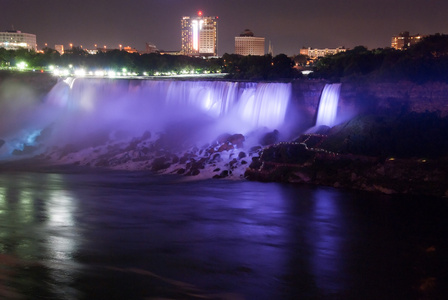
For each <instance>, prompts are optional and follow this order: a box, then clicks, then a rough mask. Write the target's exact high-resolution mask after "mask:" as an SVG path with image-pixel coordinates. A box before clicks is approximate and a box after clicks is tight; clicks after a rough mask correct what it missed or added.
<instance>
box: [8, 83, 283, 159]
mask: <svg viewBox="0 0 448 300" xmlns="http://www.w3.org/2000/svg"><path fill="white" fill-rule="evenodd" d="M291 89H292V88H291V84H289V83H256V82H230V81H182V80H117V79H90V78H77V79H72V78H71V79H68V80H61V81H59V82H58V83H57V85H56V86H55V87H54V88H53V89H52V91H51V92H50V93H49V94H48V95H47V97H46V99H45V101H43V102H42V101H38V102H37V104H35V105H38V106H39V105H40V107H38V109H36V108H33V112H35V113H33V115H31V116H29V110H30V109H29V108H28V109H27V113H28V117H27V123H26V128H17V126H16V127H15V130H16V131H15V132H7V133H8V134H3V136H0V139H3V140H7V141H6V142H7V144H9V145H10V148H14V149H20V148H23V146H24V145H28V144H33V141H34V140H36V137H38V136H39V132H41V131H42V130H43V129H44V128H46V127H48V126H50V125H51V131H52V138H53V140H54V141H53V142H54V143H53V144H64V143H76V142H78V141H81V140H82V141H84V140H86V139H89V140H90V141H92V140H95V141H97V142H98V143H100V142H101V141H103V140H104V138H103V136H104V134H105V133H107V132H109V133H111V132H114V134H115V133H116V132H119V131H120V132H126V133H127V134H128V135H127V136H138V135H140V134H142V132H145V131H150V132H161V131H164V130H165V128H166V127H167V126H171V127H170V128H173V127H175V128H176V130H178V131H179V132H181V133H183V134H185V135H188V134H191V135H193V134H196V135H202V137H204V138H205V134H203V132H207V134H208V135H207V137H209V138H216V136H217V135H219V134H222V133H225V132H230V133H232V132H233V133H242V134H246V133H248V132H251V131H253V130H256V129H258V128H268V129H270V130H273V129H279V127H281V126H282V125H283V123H284V119H285V115H286V111H287V107H288V104H289V100H290V96H291ZM0 100H1V99H0ZM15 109H16V110H17V109H21V108H15ZM4 113H6V112H4ZM16 123H17V122H16ZM173 124H174V125H173ZM4 125H5V126H4V128H8V124H4ZM36 132H37V134H36ZM94 132H100V133H101V134H102V135H100V134H95V133H94ZM30 136H32V137H33V138H32V140H33V141H31V142H30ZM12 140H14V145H13V146H11V143H9V141H12ZM84 144H86V143H84ZM18 145H22V147H21V146H18ZM47 146H51V145H47ZM2 150H3V152H4V151H6V150H5V147H3V149H2ZM10 150H11V149H9V150H8V152H10Z"/></svg>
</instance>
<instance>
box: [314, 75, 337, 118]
mask: <svg viewBox="0 0 448 300" xmlns="http://www.w3.org/2000/svg"><path fill="white" fill-rule="evenodd" d="M340 91H341V84H340V83H333V84H327V85H325V87H324V90H323V91H322V95H321V97H320V101H319V107H318V110H317V120H316V126H321V125H326V126H329V127H332V126H334V125H335V124H336V116H337V110H338V102H339V94H340Z"/></svg>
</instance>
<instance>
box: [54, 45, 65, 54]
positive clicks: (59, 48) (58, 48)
mask: <svg viewBox="0 0 448 300" xmlns="http://www.w3.org/2000/svg"><path fill="white" fill-rule="evenodd" d="M54 50H56V51H58V52H59V54H60V55H62V54H64V45H54Z"/></svg>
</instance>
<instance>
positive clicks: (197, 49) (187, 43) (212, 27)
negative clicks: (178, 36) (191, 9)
mask: <svg viewBox="0 0 448 300" xmlns="http://www.w3.org/2000/svg"><path fill="white" fill-rule="evenodd" d="M217 19H218V17H204V16H202V12H201V11H200V12H198V16H196V17H188V16H186V17H182V20H181V26H182V49H181V53H182V54H183V55H190V56H217V55H218V22H217Z"/></svg>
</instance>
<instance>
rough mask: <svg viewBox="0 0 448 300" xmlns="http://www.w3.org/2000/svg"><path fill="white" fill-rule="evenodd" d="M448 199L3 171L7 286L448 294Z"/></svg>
mask: <svg viewBox="0 0 448 300" xmlns="http://www.w3.org/2000/svg"><path fill="white" fill-rule="evenodd" d="M447 207H448V205H447V202H446V200H443V199H427V198H409V197H389V196H381V195H370V194H365V193H353V192H347V191H340V190H334V189H331V188H321V187H306V186H294V185H285V184H275V183H270V184H266V183H257V182H246V181H240V182H231V181H220V180H210V181H202V182H179V181H178V180H177V178H172V177H155V176H151V175H150V174H147V173H146V174H145V173H140V172H138V173H126V172H96V173H92V172H79V171H75V172H56V173H55V172H40V173H38V172H10V171H3V172H2V173H0V298H2V299H4V298H6V299H443V298H444V297H445V296H446V295H447V291H448V289H447V286H448V285H447V282H448V280H447V272H448V250H447V246H448V242H447V239H448V209H447Z"/></svg>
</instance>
